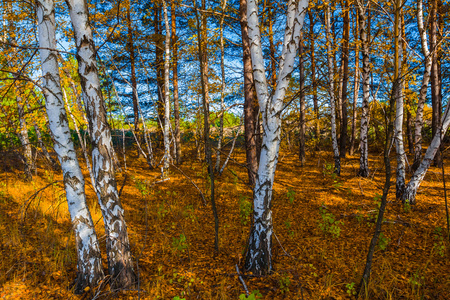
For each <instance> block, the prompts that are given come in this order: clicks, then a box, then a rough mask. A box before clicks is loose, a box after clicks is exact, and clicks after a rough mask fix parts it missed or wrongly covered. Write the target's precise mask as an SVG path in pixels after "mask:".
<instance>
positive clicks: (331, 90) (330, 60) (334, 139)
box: [325, 5, 341, 175]
mask: <svg viewBox="0 0 450 300" xmlns="http://www.w3.org/2000/svg"><path fill="white" fill-rule="evenodd" d="M330 17H331V12H330V5H327V12H326V17H325V23H326V25H325V26H326V38H327V62H328V81H329V83H328V84H329V89H328V93H329V94H330V110H331V143H332V145H333V156H334V172H335V173H336V174H337V175H339V174H341V159H340V157H339V147H338V143H337V136H336V110H335V103H336V102H335V98H334V67H333V55H332V53H331V51H332V50H331V41H330V37H331V32H330V31H331V28H330Z"/></svg>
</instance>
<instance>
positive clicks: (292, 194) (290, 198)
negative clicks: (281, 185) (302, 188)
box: [286, 188, 295, 204]
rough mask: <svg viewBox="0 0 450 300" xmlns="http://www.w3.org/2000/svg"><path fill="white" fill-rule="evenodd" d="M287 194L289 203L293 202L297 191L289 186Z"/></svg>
mask: <svg viewBox="0 0 450 300" xmlns="http://www.w3.org/2000/svg"><path fill="white" fill-rule="evenodd" d="M286 196H287V198H288V201H289V203H291V204H293V203H294V198H295V191H294V190H293V189H291V188H289V189H288V192H287V194H286Z"/></svg>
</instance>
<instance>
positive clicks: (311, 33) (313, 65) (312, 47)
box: [308, 9, 320, 146]
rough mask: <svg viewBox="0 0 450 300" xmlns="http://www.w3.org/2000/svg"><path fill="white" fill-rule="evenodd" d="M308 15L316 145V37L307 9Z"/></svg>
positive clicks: (317, 104) (312, 19) (311, 18)
mask: <svg viewBox="0 0 450 300" xmlns="http://www.w3.org/2000/svg"><path fill="white" fill-rule="evenodd" d="M308 15H309V48H310V49H309V51H310V56H311V85H312V91H313V107H314V121H315V123H316V139H317V144H316V146H318V145H319V144H320V117H319V101H318V97H317V81H316V59H315V55H314V51H315V45H314V41H315V39H316V37H315V35H314V15H313V13H312V11H311V9H310V10H308Z"/></svg>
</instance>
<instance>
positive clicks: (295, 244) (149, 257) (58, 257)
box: [0, 149, 450, 299]
mask: <svg viewBox="0 0 450 300" xmlns="http://www.w3.org/2000/svg"><path fill="white" fill-rule="evenodd" d="M185 153H186V156H185V157H184V163H183V164H182V165H180V166H179V168H180V169H181V170H182V171H183V172H184V173H185V174H186V175H188V176H189V177H190V179H191V180H192V181H194V182H195V183H196V184H197V185H198V187H199V188H200V189H201V191H202V192H203V193H204V195H205V197H207V196H208V194H209V192H208V187H209V184H208V182H207V178H208V176H207V169H206V166H205V164H204V163H203V162H199V161H197V160H195V159H193V158H194V157H196V155H195V151H194V150H191V151H185ZM244 155H245V154H244V151H243V150H242V149H237V150H235V153H234V154H233V157H232V158H233V161H231V162H230V163H229V165H228V167H227V169H226V170H225V171H224V173H223V174H222V176H217V177H216V180H217V182H216V197H217V198H216V203H217V209H218V213H219V220H220V230H219V250H220V251H219V253H218V255H216V256H215V255H214V220H213V218H212V213H211V207H210V205H209V201H207V204H208V205H207V206H205V205H204V203H203V200H202V198H201V196H200V194H199V192H198V191H197V189H196V188H195V187H194V186H193V185H192V183H191V182H190V181H189V180H188V179H186V177H185V176H184V175H183V174H181V173H180V172H179V171H178V170H177V169H175V168H171V169H170V172H169V175H168V177H169V179H168V180H165V181H161V178H160V172H159V171H158V170H149V169H148V166H147V164H146V163H145V161H144V160H143V159H138V158H137V155H136V154H135V153H133V154H130V155H128V157H127V167H128V170H127V171H126V172H124V171H122V172H119V173H117V182H118V186H119V189H120V188H122V186H123V190H122V194H121V201H122V204H123V206H124V208H125V217H126V220H127V225H128V232H129V236H130V241H131V244H132V253H133V255H134V260H135V262H136V271H137V273H138V274H139V291H126V292H120V293H116V292H114V291H111V290H109V286H102V287H101V288H96V289H91V290H87V291H86V293H85V294H83V295H81V296H75V295H73V293H72V291H71V289H72V284H73V282H72V281H73V279H74V278H75V274H76V253H75V246H74V238H73V233H72V230H71V225H70V219H69V215H68V211H67V203H66V200H65V194H64V190H63V186H62V183H61V182H59V181H60V180H61V175H60V172H57V171H56V172H55V171H52V170H51V169H50V168H48V167H47V166H46V165H45V164H44V163H43V162H39V168H38V169H37V174H36V176H34V180H33V181H32V182H25V181H24V180H23V178H22V175H21V172H20V170H19V167H18V166H20V163H18V162H17V161H14V158H11V157H10V158H7V157H5V156H4V158H5V159H3V160H2V161H1V163H0V167H1V171H0V233H1V237H2V238H1V239H0V249H1V257H2V259H1V261H0V299H112V298H114V297H118V298H121V299H138V298H140V299H347V298H351V297H354V294H355V293H356V284H357V283H358V282H359V281H360V278H361V275H362V271H363V267H364V264H365V259H366V254H367V250H368V245H369V242H370V239H371V236H372V234H373V231H374V227H375V220H376V217H377V209H378V204H379V201H380V196H378V195H379V194H381V192H382V185H383V181H384V168H383V162H382V155H381V154H377V153H372V155H371V160H370V167H371V176H370V177H369V178H367V179H365V178H360V177H357V176H356V173H357V170H358V167H359V165H358V164H359V160H358V157H357V156H349V157H347V158H346V159H344V160H343V163H342V171H341V176H339V177H338V176H335V175H334V174H333V173H332V169H333V168H332V167H333V165H332V162H333V160H332V157H331V155H330V154H329V153H325V152H315V153H308V155H307V163H306V165H305V166H304V167H301V166H300V163H299V162H298V159H297V155H296V153H294V152H290V151H289V150H287V149H284V150H282V153H281V155H280V160H279V164H278V167H277V172H276V177H275V185H274V193H273V207H272V209H273V218H274V231H275V238H274V240H273V247H274V249H273V260H274V271H273V273H272V274H271V275H269V276H266V277H255V276H252V275H251V274H247V273H243V270H242V264H243V259H244V253H245V247H246V242H247V237H248V233H249V229H250V226H251V221H250V220H251V218H250V217H251V213H252V207H251V199H252V192H251V189H250V188H249V186H248V185H247V184H246V179H247V173H246V170H245V169H244V168H242V166H240V165H239V164H237V163H235V162H238V163H240V164H243V163H244V162H245V157H244ZM119 157H121V156H120V155H119ZM190 157H192V159H191V158H190ZM85 171H86V170H85ZM446 172H447V174H450V169H447V170H446ZM85 178H86V179H87V180H88V178H89V176H88V174H87V173H85ZM447 181H450V180H449V179H448V178H447ZM394 186H395V185H394ZM43 187H46V188H45V189H43V190H41V191H39V190H40V189H42V188H43ZM38 191H39V192H38ZM86 191H87V196H88V204H89V207H90V210H91V214H92V216H93V220H94V222H95V223H96V231H97V235H98V237H99V239H100V242H101V243H102V245H101V246H102V247H103V248H104V229H103V223H102V221H101V213H100V209H99V206H98V204H97V201H96V196H95V194H94V192H93V189H92V186H91V185H90V183H88V182H87V184H86ZM443 194H444V189H443V183H442V175H441V171H440V169H435V168H431V169H430V171H429V172H428V174H427V176H426V178H425V181H424V182H423V184H422V186H421V188H420V189H419V193H418V196H417V205H415V206H414V207H413V206H410V205H408V204H405V205H402V204H401V202H399V201H396V200H395V194H394V191H393V190H392V189H391V193H390V194H389V198H388V201H389V203H388V206H387V211H386V214H385V222H384V224H383V232H382V235H381V237H380V240H379V243H378V246H377V250H376V253H375V257H374V262H373V268H372V273H371V274H372V275H371V280H370V285H369V286H368V287H366V292H365V295H364V297H365V298H367V299H448V298H446V297H448V291H449V290H450V272H449V270H450V260H449V257H450V251H449V249H450V245H449V243H448V240H447V239H446V230H447V229H446V225H445V224H446V223H445V209H444V204H443V203H444V198H443ZM104 252H105V251H104V249H103V254H104ZM103 261H104V264H105V270H106V256H105V255H104V259H103ZM236 265H238V267H239V268H240V269H239V270H240V274H241V276H242V279H243V280H244V282H245V283H246V285H247V287H248V290H249V292H250V293H251V295H250V296H249V298H245V297H246V296H245V290H244V288H243V285H242V283H241V282H240V280H239V278H238V274H237V271H236Z"/></svg>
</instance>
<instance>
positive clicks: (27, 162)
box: [16, 88, 35, 180]
mask: <svg viewBox="0 0 450 300" xmlns="http://www.w3.org/2000/svg"><path fill="white" fill-rule="evenodd" d="M18 92H19V91H18V89H17V88H16V93H18ZM16 102H17V112H18V116H19V133H18V137H19V140H20V144H21V145H22V149H23V157H24V166H25V170H24V172H25V178H26V180H32V179H33V175H32V174H31V173H32V171H33V170H35V164H34V162H33V151H32V150H31V144H30V139H29V137H28V125H27V121H26V120H25V115H24V111H23V104H22V103H21V102H22V97H20V96H19V95H17V96H16Z"/></svg>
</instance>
